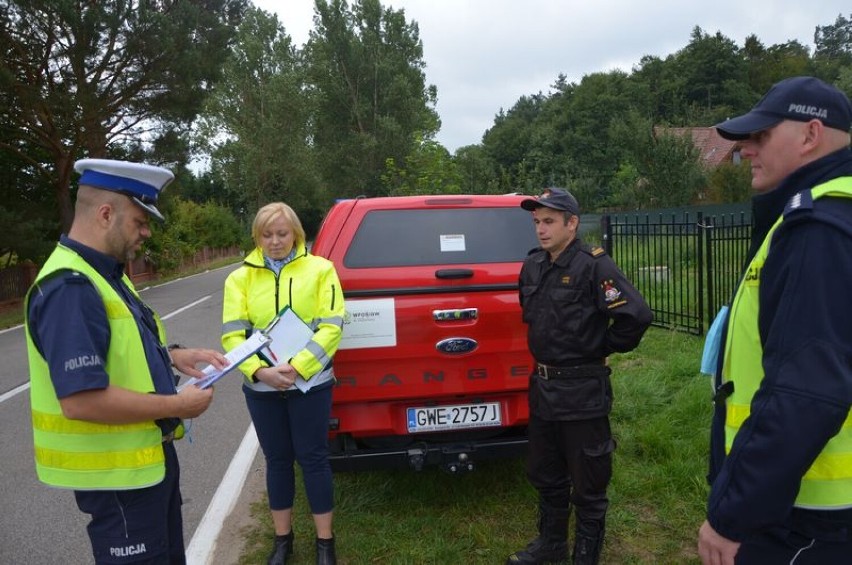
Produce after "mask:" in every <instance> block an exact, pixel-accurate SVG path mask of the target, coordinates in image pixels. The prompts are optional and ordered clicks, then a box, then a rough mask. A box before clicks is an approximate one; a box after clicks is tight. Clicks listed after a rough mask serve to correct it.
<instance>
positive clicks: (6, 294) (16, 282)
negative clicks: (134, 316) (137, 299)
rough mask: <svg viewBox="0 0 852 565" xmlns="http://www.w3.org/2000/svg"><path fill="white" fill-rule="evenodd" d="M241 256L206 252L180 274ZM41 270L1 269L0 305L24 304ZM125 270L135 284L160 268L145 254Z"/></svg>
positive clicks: (233, 251) (30, 266)
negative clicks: (16, 302) (23, 299)
mask: <svg viewBox="0 0 852 565" xmlns="http://www.w3.org/2000/svg"><path fill="white" fill-rule="evenodd" d="M241 254H242V250H241V249H240V248H239V247H237V246H234V247H226V248H221V249H210V248H203V249H200V250H198V251H197V252H196V253H195V255H193V256H192V257H188V258H186V259H184V260H183V261H182V262H181V265H180V268H179V270H182V271H183V270H186V271H188V270H192V269H198V268H200V267H203V266H205V265H208V264H210V263H212V262H213V261H217V260H219V259H225V258H228V257H234V258H237V257H239V256H240V255H241ZM39 268H40V266H39V265H35V264H34V263H29V262H25V263H22V264H20V265H13V266H11V267H9V268H6V269H0V305H2V304H5V303H10V302H15V301H18V300H21V299H22V298H23V297H24V296H25V295H26V294H27V289H29V287H30V285H31V284H33V281H35V277H36V275H37V274H38V271H39ZM125 270H126V272H127V275H128V276H129V277H130V280H132V281H133V283H134V284H138V283H141V282H146V281H150V280H153V279H156V278H157V275H158V272H157V266H156V265H155V264H154V263H153V262H152V261H151V260H150V259H149V258H148V257H147V256H146V255H144V254H140V255H138V256H137V257H136V258H135V259H134V260H133V261H129V262H128V263H127V264H126V266H125Z"/></svg>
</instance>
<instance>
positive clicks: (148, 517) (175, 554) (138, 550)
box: [74, 441, 186, 565]
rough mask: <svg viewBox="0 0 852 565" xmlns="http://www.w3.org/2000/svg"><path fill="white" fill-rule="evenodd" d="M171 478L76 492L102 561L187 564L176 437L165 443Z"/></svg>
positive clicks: (109, 563) (106, 563)
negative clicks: (136, 485) (151, 483)
mask: <svg viewBox="0 0 852 565" xmlns="http://www.w3.org/2000/svg"><path fill="white" fill-rule="evenodd" d="M163 451H164V453H165V456H166V476H165V478H164V479H163V480H162V482H160V483H158V484H156V485H154V486H150V487H146V488H140V489H133V490H103V491H74V496H75V498H76V499H77V506H78V507H79V508H80V510H82V511H83V512H85V513H87V514H90V515H91V517H92V521H91V522H89V525H88V526H87V530H88V532H89V539H90V540H91V542H92V552H93V553H94V556H95V563H97V564H98V565H119V564H123V563H128V564H129V563H133V564H134V565H183V564H185V563H186V557H185V554H184V545H183V520H182V516H181V504H182V500H181V495H180V489H179V482H180V467H179V466H178V459H177V452H176V451H175V446H174V444H173V443H172V442H171V441H170V442H167V443H164V444H163Z"/></svg>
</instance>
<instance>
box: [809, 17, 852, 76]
mask: <svg viewBox="0 0 852 565" xmlns="http://www.w3.org/2000/svg"><path fill="white" fill-rule="evenodd" d="M814 44H815V45H816V49H815V51H814V63H815V65H816V67H817V74H818V76H819V77H820V78H822V79H824V80H826V81H828V82H835V81H837V79H838V77H839V76H840V73H841V71H842V70H843V69H844V68H846V67H850V66H852V14H849V17H848V18H845V17H843V15H842V14H838V16H837V20H835V22H834V24H833V25H825V26H817V27H816V31H814Z"/></svg>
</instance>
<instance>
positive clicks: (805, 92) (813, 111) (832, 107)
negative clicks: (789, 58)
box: [714, 77, 852, 141]
mask: <svg viewBox="0 0 852 565" xmlns="http://www.w3.org/2000/svg"><path fill="white" fill-rule="evenodd" d="M813 119H817V120H820V121H821V122H822V123H823V124H824V125H825V126H826V127H829V128H833V129H839V130H841V131H845V132H848V131H849V127H850V126H852V103H850V102H849V97H848V96H846V94H844V93H843V91H841V90H840V89H839V88H837V87H835V86H833V85H831V84H828V83H826V82H823V81H821V80H820V79H818V78H814V77H792V78H788V79H784V80H782V81H780V82H777V83H775V84H774V85H773V86H772V88H770V89H769V92H767V93H766V94H765V95H764V96H763V98H762V99H761V100H760V102H758V103H757V105H755V107H754V108H752V109H751V111H750V112H749V113H748V114H743V115H742V116H739V117H736V118H732V119H730V120H727V121H724V122H722V123H720V124H716V125H715V126H714V127H715V128H716V131H718V132H719V135H721V136H722V137H724V138H725V139H730V140H732V141H737V140H741V139H748V137H749V136H750V135H751V134H753V133H755V132H758V131H762V130H765V129H769V128H771V127H773V126H775V125H777V124H779V123H781V122H782V121H784V120H794V121H797V122H809V121H811V120H813Z"/></svg>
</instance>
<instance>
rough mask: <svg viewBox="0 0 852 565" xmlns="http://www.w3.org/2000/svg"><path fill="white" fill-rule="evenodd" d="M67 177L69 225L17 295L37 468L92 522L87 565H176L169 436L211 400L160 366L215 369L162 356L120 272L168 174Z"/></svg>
mask: <svg viewBox="0 0 852 565" xmlns="http://www.w3.org/2000/svg"><path fill="white" fill-rule="evenodd" d="M75 169H76V171H77V172H78V173H80V174H81V177H80V181H79V190H78V192H77V201H76V204H75V210H74V212H75V214H74V221H73V224H72V226H71V229H70V231H69V232H68V234H67V235H63V236H62V237H61V239H60V241H59V244H58V245H57V247H56V249H55V250H54V251H53V253H52V254H51V255H50V257H49V258H48V259H47V261H46V262H45V264H44V266H43V267H42V269H41V270H40V272H39V274H38V276H37V278H36V281H35V283H34V284H33V286H32V287H31V288H30V290H29V292H28V294H27V297H26V305H25V313H26V324H25V328H26V336H27V349H28V356H29V366H30V399H31V405H32V424H33V434H34V442H35V464H36V472H37V474H38V477H39V479H40V480H41V481H42V482H44V483H46V484H48V485H50V486H54V487H59V488H68V489H73V490H74V495H75V499H76V501H77V506H78V507H79V508H80V510H81V511H83V512H84V513H87V514H89V515H90V516H91V521H90V523H89V525H88V528H87V529H88V534H89V538H90V540H91V544H92V551H93V554H94V558H95V562H96V563H110V564H121V563H152V564H153V563H171V564H176V563H185V562H186V558H185V554H184V541H183V531H182V528H183V525H182V518H181V503H182V501H181V495H180V489H179V473H180V472H179V467H178V461H177V453H176V451H175V447H174V444H173V440H174V439H177V438H179V437H180V436H181V435H182V434H183V425H182V421H181V419H182V418H193V417H195V416H198V415H199V414H201V413H202V412H204V411H205V410H206V409H207V407H208V406H209V405H210V402H211V401H212V395H213V391H212V389H206V390H202V389H199V388H197V387H195V386H187V387H184V388H182V390H181V392H177V391H176V389H175V375H174V372H173V370H172V368H173V367H174V368H176V369H178V370H179V371H181V372H183V373H185V374H187V375H190V376H195V377H201V376H203V374H202V372H201V371H199V370H198V369H197V368H196V366H197V365H201V364H204V365H207V364H212V365H213V366H215V367H216V368H219V369H222V368H224V367H225V365H226V364H227V360H226V359H225V357H224V356H223V355H222V354H221V353H219V352H217V351H214V350H212V349H186V348H180V347H168V348H167V346H166V345H165V343H166V341H165V331H164V328H163V325H162V323H161V321H160V319H159V317H158V316H157V314H155V313H154V311H153V310H151V309H150V308H149V307H148V306H147V305H146V304H145V303H144V302H143V301H142V300H141V298H140V297H139V295H138V294H137V292H136V290H135V288H134V287H133V284H132V283H131V282H130V279H129V278H128V277H127V275H126V274H125V273H124V262H125V261H126V260H127V259H129V258H131V257H132V256H133V255H134V254H135V253H136V252H137V251H138V250H139V248H140V247H141V245H142V243H143V242H144V241H145V240H146V239H147V238H148V237H150V236H151V230H150V226H149V216H150V217H154V218H157V219H160V220H162V215H161V214H160V211H159V210H158V209H157V207H156V203H157V197H158V196H159V194H160V192H161V191H162V189H163V188H164V187H165V186H166V185H167V184H168V183H169V182H170V181H171V180H172V179H173V178H174V176H173V175H172V173H171V172H170V171H168V170H166V169H162V168H160V167H154V166H150V165H145V164H140V163H129V162H125V161H112V160H106V159H83V160H81V161H78V162H77V163H75ZM80 560H81V558H80V557H79V556H77V557H73V556H69V558H68V561H69V562H80Z"/></svg>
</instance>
